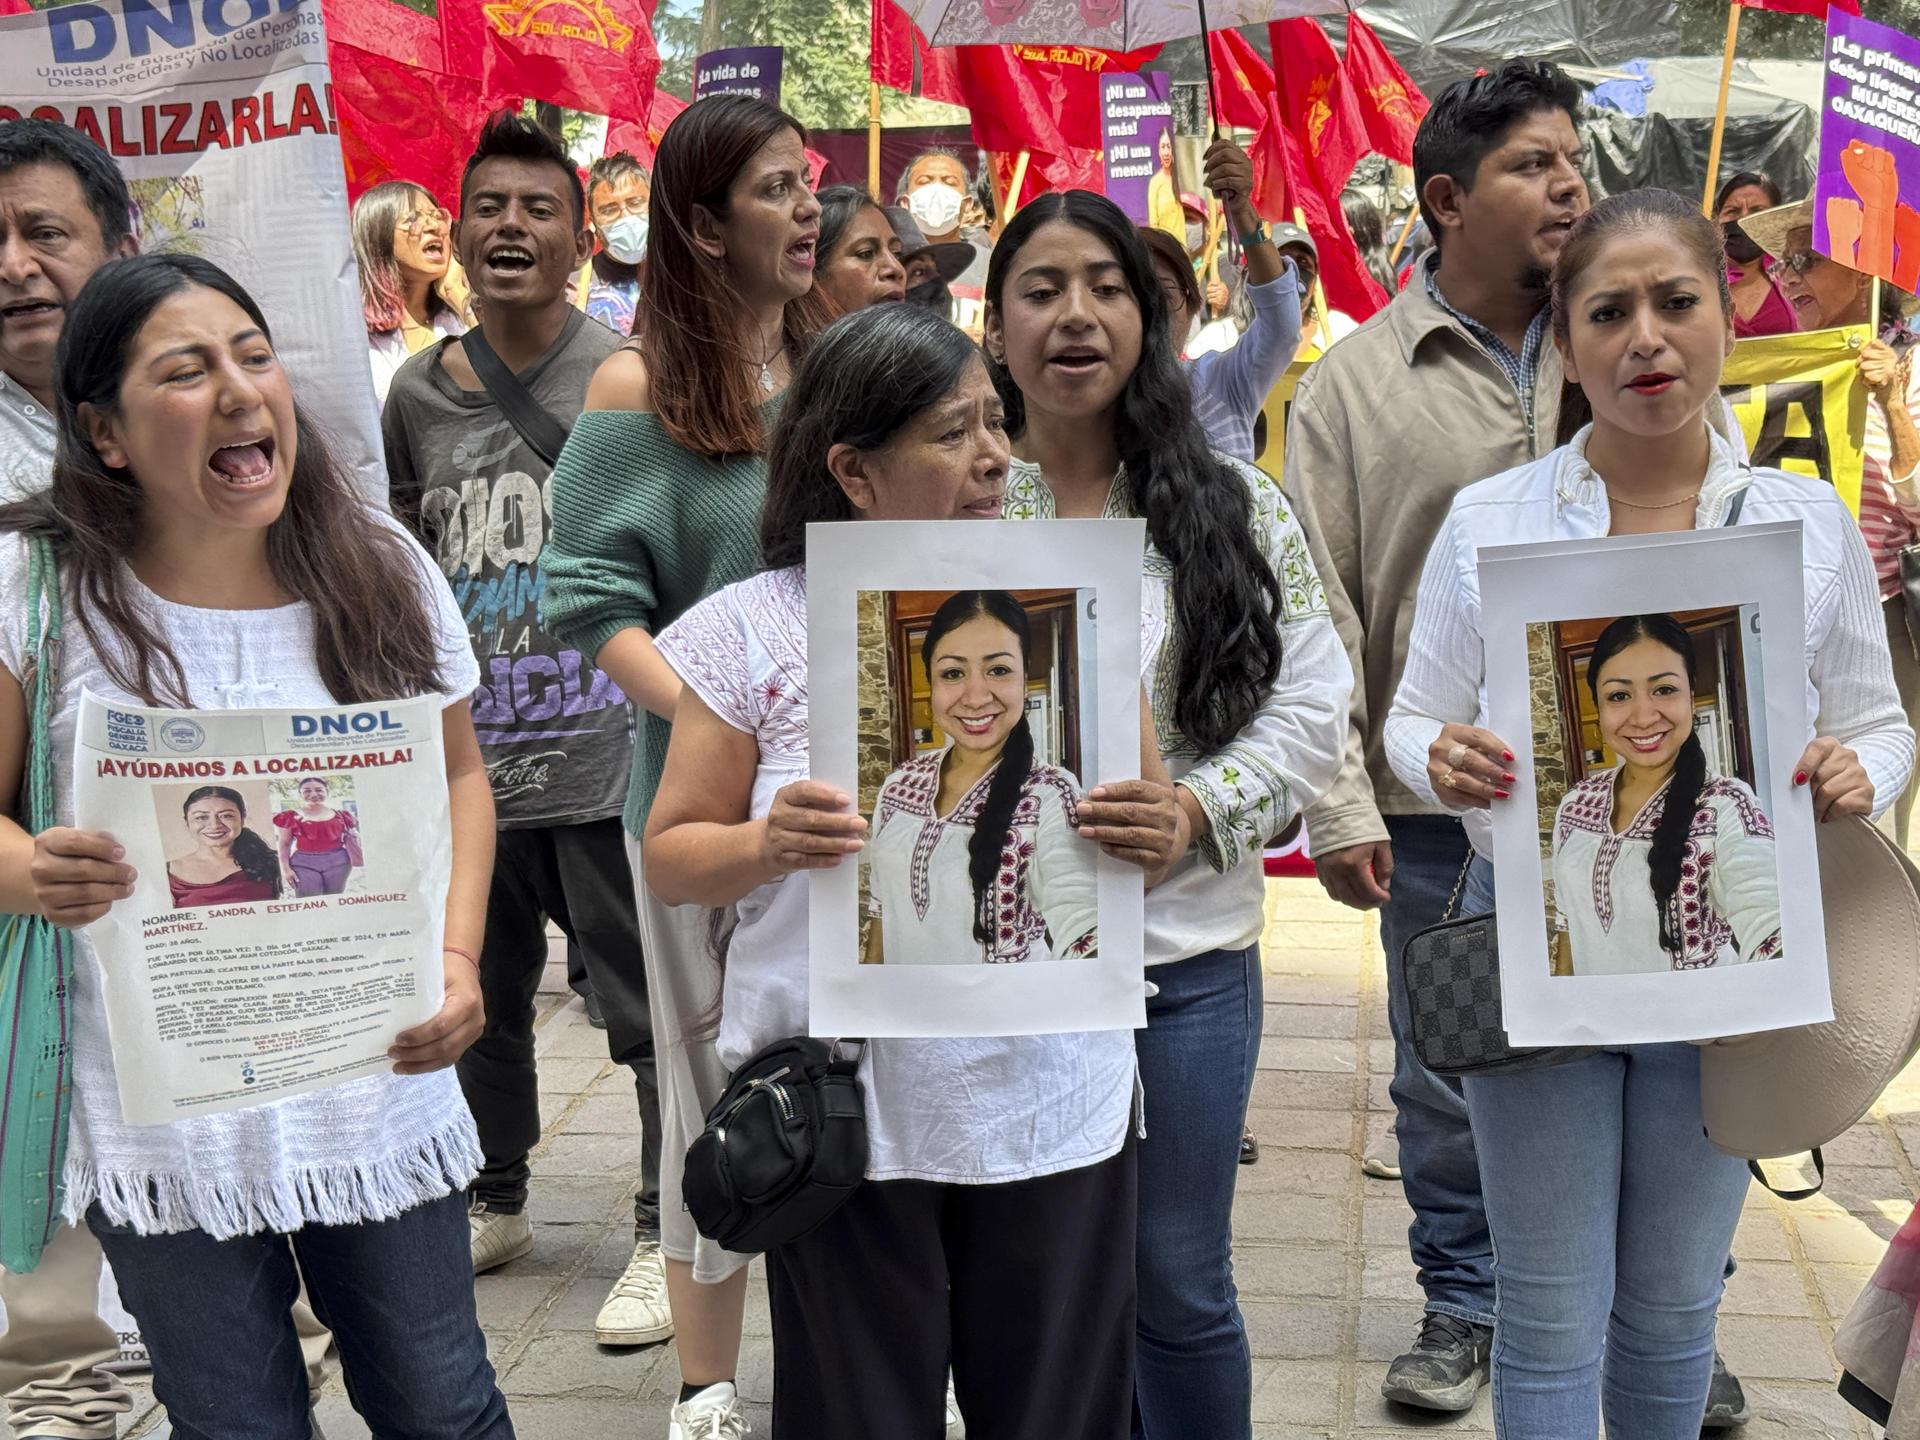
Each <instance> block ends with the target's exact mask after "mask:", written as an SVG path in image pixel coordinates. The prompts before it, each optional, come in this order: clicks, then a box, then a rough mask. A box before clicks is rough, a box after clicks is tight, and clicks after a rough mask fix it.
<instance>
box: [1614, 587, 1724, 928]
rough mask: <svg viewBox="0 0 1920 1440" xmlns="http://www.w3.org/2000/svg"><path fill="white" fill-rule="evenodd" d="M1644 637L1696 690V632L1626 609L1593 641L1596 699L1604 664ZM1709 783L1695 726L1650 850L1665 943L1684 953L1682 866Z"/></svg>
mask: <svg viewBox="0 0 1920 1440" xmlns="http://www.w3.org/2000/svg"><path fill="white" fill-rule="evenodd" d="M1641 640H1651V641H1652V642H1653V643H1654V644H1656V645H1659V646H1662V647H1664V648H1665V649H1668V650H1671V651H1673V653H1674V654H1676V655H1678V656H1679V657H1680V659H1681V660H1682V662H1684V664H1685V665H1686V670H1687V687H1688V690H1689V692H1691V690H1692V687H1693V681H1694V675H1695V671H1696V669H1697V667H1698V662H1697V661H1696V659H1695V658H1694V653H1693V637H1692V636H1691V635H1689V634H1688V633H1687V629H1686V627H1685V626H1684V625H1682V624H1681V623H1680V622H1679V621H1678V620H1675V619H1674V618H1673V617H1672V616H1671V615H1622V616H1621V617H1620V618H1619V619H1618V620H1615V621H1614V622H1613V623H1612V624H1611V625H1609V626H1607V628H1606V629H1604V630H1602V631H1601V632H1600V638H1599V639H1598V640H1596V641H1594V642H1593V655H1592V658H1590V659H1589V660H1588V661H1587V691H1588V693H1589V694H1591V695H1592V696H1593V703H1594V704H1595V705H1596V706H1597V705H1599V703H1600V667H1601V666H1603V665H1605V664H1606V663H1607V661H1609V660H1611V659H1612V658H1613V657H1614V656H1615V655H1618V654H1619V653H1620V652H1621V651H1622V650H1624V649H1626V648H1627V646H1629V645H1632V644H1635V643H1636V642H1638V641H1641ZM1706 783H1707V752H1706V749H1705V747H1703V746H1702V745H1701V744H1700V733H1699V732H1698V731H1697V730H1693V729H1691V728H1689V730H1688V732H1687V738H1686V742H1685V743H1684V744H1683V745H1681V747H1680V753H1679V754H1678V755H1677V756H1675V757H1674V762H1673V778H1672V780H1671V781H1670V782H1669V784H1668V786H1667V798H1666V802H1665V803H1664V804H1663V805H1662V806H1661V809H1660V819H1659V820H1658V821H1657V822H1656V823H1655V824H1654V827H1653V848H1652V849H1651V850H1650V851H1649V852H1648V854H1647V870H1648V878H1649V879H1650V881H1651V882H1652V885H1653V905H1654V909H1655V911H1656V912H1657V913H1658V914H1659V916H1660V948H1661V949H1662V950H1665V951H1666V952H1667V953H1668V954H1669V955H1673V956H1678V955H1679V954H1680V952H1681V946H1682V940H1681V935H1680V926H1679V925H1678V923H1676V922H1677V921H1678V918H1679V916H1678V909H1679V907H1678V906H1677V905H1675V903H1674V900H1675V897H1676V896H1678V895H1679V893H1680V867H1681V866H1682V865H1683V864H1684V863H1685V861H1686V858H1687V839H1688V837H1689V836H1690V835H1691V834H1692V832H1693V816H1694V812H1695V811H1696V810H1697V809H1698V808H1699V805H1700V791H1701V788H1702V787H1703V786H1704V785H1705V784H1706Z"/></svg>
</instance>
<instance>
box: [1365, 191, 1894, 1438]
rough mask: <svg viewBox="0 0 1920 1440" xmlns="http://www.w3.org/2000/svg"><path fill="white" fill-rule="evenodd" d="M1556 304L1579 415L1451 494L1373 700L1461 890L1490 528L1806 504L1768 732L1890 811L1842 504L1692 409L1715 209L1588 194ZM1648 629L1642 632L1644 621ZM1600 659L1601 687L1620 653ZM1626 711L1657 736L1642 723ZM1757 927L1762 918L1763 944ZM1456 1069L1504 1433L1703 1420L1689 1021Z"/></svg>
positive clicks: (1708, 1268)
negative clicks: (1519, 1068) (1546, 450)
mask: <svg viewBox="0 0 1920 1440" xmlns="http://www.w3.org/2000/svg"><path fill="white" fill-rule="evenodd" d="M1552 304H1553V329H1554V340H1555V343H1556V344H1557V345H1558V346H1559V349H1560V352H1561V355H1562V356H1563V357H1564V359H1565V362H1566V372H1567V376H1568V379H1569V381H1570V382H1571V383H1574V384H1577V385H1578V386H1579V387H1580V390H1581V391H1582V392H1584V395H1585V399H1586V402H1587V405H1588V406H1589V407H1590V408H1591V411H1592V424H1591V425H1590V426H1588V427H1587V428H1585V429H1582V430H1581V431H1580V432H1579V433H1577V434H1575V435H1574V436H1573V437H1572V439H1571V440H1570V442H1569V443H1567V444H1565V445H1563V446H1562V447H1561V448H1560V449H1558V450H1555V451H1554V452H1553V453H1552V454H1550V455H1547V456H1544V457H1542V458H1541V459H1539V460H1537V461H1534V462H1533V463H1532V464H1529V465H1526V466H1522V467H1521V468H1519V469H1517V470H1511V471H1508V472H1507V473H1506V474H1504V475H1499V476H1495V477H1494V478H1492V479H1490V480H1485V481H1482V482H1481V483H1479V484H1477V485H1472V486H1469V487H1468V488H1467V489H1465V490H1463V491H1461V492H1460V494H1459V495H1458V496H1457V497H1456V498H1455V499H1454V502H1453V506H1452V509H1451V510H1450V512H1449V513H1448V516H1447V519H1446V521H1445V523H1444V524H1443V525H1442V526H1441V529H1440V533H1439V535H1438V537H1437V538H1436V539H1435V541H1434V543H1433V548H1432V550H1431V551H1430V552H1429V553H1428V556H1427V563H1426V569H1425V571H1424V573H1423V574H1422V576H1421V580H1420V592H1419V600H1418V604H1417V607H1416V611H1415V616H1414V623H1413V631H1412V635H1411V639H1410V642H1409V649H1408V655H1407V667H1406V673H1405V676H1404V678H1403V679H1402V681H1401V685H1400V690H1399V693H1398V694H1397V695H1396V696H1395V698H1394V703H1393V710H1392V713H1391V715H1390V717H1389V719H1388V721H1387V737H1386V738H1387V752H1388V755H1389V758H1390V759H1391V761H1392V763H1393V768H1394V770H1395V772H1396V773H1397V774H1398V775H1399V776H1400V777H1401V779H1402V780H1404V781H1405V782H1406V783H1407V784H1408V785H1409V786H1410V787H1412V788H1413V789H1414V791H1415V793H1416V794H1419V795H1422V796H1424V797H1427V798H1429V799H1431V800H1432V801H1433V802H1434V803H1435V804H1437V805H1439V806H1441V807H1443V808H1445V809H1447V810H1450V811H1452V812H1454V813H1464V814H1465V815H1466V817H1467V824H1468V833H1469V834H1470V835H1471V836H1473V837H1474V842H1475V848H1476V849H1477V850H1478V851H1479V852H1480V854H1479V857H1478V858H1475V859H1474V860H1473V862H1472V867H1471V872H1470V874H1469V876H1468V878H1467V883H1466V893H1465V899H1464V902H1463V904H1462V907H1461V908H1462V913H1464V914H1475V913H1485V912H1486V911H1489V910H1491V909H1492V908H1493V899H1494V894H1493V888H1494V875H1493V870H1492V866H1491V865H1490V864H1489V863H1488V861H1487V860H1486V859H1485V856H1486V855H1487V854H1488V853H1490V848H1491V846H1490V834H1489V828H1488V826H1487V817H1486V815H1485V813H1484V812H1485V811H1486V810H1487V809H1488V808H1489V807H1490V806H1493V805H1497V804H1501V803H1504V802H1505V801H1506V799H1507V798H1508V794H1509V790H1508V787H1509V785H1510V784H1511V783H1512V781H1513V779H1514V775H1513V770H1512V762H1513V758H1514V756H1513V752H1512V750H1511V749H1510V748H1509V747H1508V745H1507V743H1506V742H1505V741H1504V740H1503V739H1502V738H1501V737H1499V736H1496V735H1492V734H1489V733H1488V732H1487V730H1486V729H1485V728H1484V722H1485V718H1486V714H1487V708H1486V692H1485V674H1486V664H1485V649H1484V643H1483V640H1482V635H1481V628H1480V605H1479V593H1478V579H1477V575H1478V572H1477V569H1476V565H1477V560H1476V556H1477V552H1478V550H1479V548H1480V547H1482V546H1490V545H1504V544H1512V543H1522V542H1527V541H1545V540H1571V539H1590V538H1595V537H1599V536H1604V535H1635V534H1650V533H1655V532H1661V531H1674V530H1694V529H1699V530H1706V529H1712V528H1714V527H1716V526H1721V525H1725V524H1728V523H1730V522H1734V523H1741V524H1764V523H1767V522H1770V521H1785V520H1797V521H1799V522H1800V524H1801V526H1802V529H1803V544H1804V554H1805V567H1804V578H1805V586H1806V624H1807V633H1806V656H1807V675H1806V693H1807V716H1806V728H1805V731H1804V732H1803V734H1801V735H1777V736H1774V737H1773V739H1774V742H1775V743H1776V744H1780V745H1804V747H1805V748H1804V750H1803V751H1802V753H1801V755H1800V759H1799V763H1798V765H1797V766H1796V767H1795V771H1794V784H1795V785H1796V786H1804V787H1807V788H1808V789H1809V790H1810V792H1811V800H1812V806H1813V812H1814V815H1815V816H1816V817H1817V818H1818V819H1820V820H1822V821H1824V820H1829V819H1832V818H1834V817H1835V816H1840V815H1867V814H1872V813H1875V812H1877V811H1878V810H1880V809H1882V808H1884V806H1885V805H1886V804H1887V803H1888V802H1889V801H1891V799H1892V798H1893V797H1894V796H1895V795H1897V794H1898V793H1899V791H1900V788H1901V787H1902V786H1903V785H1904V784H1905V783H1906V780H1907V774H1908V771H1909V770H1910V769H1911V767H1912V765H1913V754H1914V738H1913V732H1912V731H1911V730H1909V729H1908V728H1907V723H1906V720H1905V718H1904V717H1903V715H1902V714H1901V710H1900V699H1899V696H1898V694H1897V693H1896V692H1895V690H1894V685H1893V671H1892V667H1891V663H1890V662H1889V660H1888V656H1887V648H1886V627H1885V624H1884V622H1883V620H1882V618H1881V615H1880V608H1879V602H1878V599H1877V594H1876V590H1875V586H1874V574H1873V566H1872V563H1871V562H1870V560H1869V559H1868V556H1867V550H1866V546H1865V544H1864V543H1863V542H1862V541H1861V538H1860V532H1859V529H1858V527H1857V526H1856V525H1855V524H1854V521H1853V517H1852V515H1851V514H1849V513H1848V511H1847V508H1846V506H1845V505H1844V504H1843V503H1842V502H1841V500H1840V498H1839V496H1838V495H1837V494H1835V492H1834V490H1833V488H1832V487H1831V486H1829V485H1827V484H1826V483H1825V482H1823V481H1819V480H1813V479H1808V478H1805V477H1802V476H1796V475H1789V474H1786V473H1785V472H1783V471H1779V470H1767V469H1755V468H1752V467H1750V466H1748V465H1747V464H1745V463H1744V462H1743V461H1742V460H1741V458H1740V457H1739V456H1738V455H1737V454H1735V453H1734V451H1733V450H1732V449H1731V448H1730V447H1729V446H1728V445H1727V444H1726V443H1725V442H1724V441H1722V440H1721V439H1720V438H1719V437H1718V436H1717V435H1715V434H1714V433H1713V432H1712V431H1711V430H1710V429H1709V428H1708V426H1707V424H1706V421H1705V419H1704V415H1705V411H1706V407H1707V406H1709V405H1713V404H1717V403H1718V399H1717V397H1718V394H1719V381H1720V370H1721V366H1722V364H1723V363H1724V362H1725V360H1726V357H1727V355H1728V353H1729V352H1730V350H1731V348H1732V345H1733V305H1732V300H1731V298H1730V296H1729V294H1728V291H1727V283H1726V255H1725V252H1724V250H1723V249H1722V246H1721V239H1720V233H1719V231H1718V229H1717V227H1715V226H1714V225H1713V223H1712V222H1711V221H1709V220H1707V219H1706V218H1704V217H1703V216H1702V215H1701V214H1700V213H1699V211H1698V210H1697V209H1695V208H1694V207H1693V206H1691V205H1689V204H1687V203H1686V202H1685V201H1684V200H1681V199H1680V198H1679V197H1677V196H1675V195H1672V194H1670V193H1668V192H1667V191H1664V190H1636V191H1631V192H1628V193H1626V194H1621V195H1615V196H1613V197H1611V198H1610V199H1607V200H1604V201H1602V202H1601V203H1600V204H1598V205H1596V206H1594V208H1593V209H1592V210H1590V211H1588V212H1587V214H1586V215H1585V217H1583V218H1582V219H1581V220H1580V221H1579V223H1578V224H1577V225H1576V227H1575V228H1574V231H1573V233H1572V235H1571V236H1570V237H1569V239H1568V240H1567V243H1566V246H1565V248H1564V249H1563V250H1562V251H1561V252H1560V257H1559V261H1558V263H1557V265H1556V266H1555V269H1554V274H1553V280H1552ZM1562 413H1563V415H1564V414H1566V413H1567V407H1565V406H1563V408H1562ZM1623 583H1630V582H1623ZM1648 629H1649V633H1650V634H1651V635H1652V637H1653V638H1654V639H1656V640H1657V639H1659V633H1658V627H1657V626H1649V627H1648ZM1668 642H1669V644H1670V646H1671V643H1672V637H1671V635H1669V636H1668ZM1618 653H1621V654H1624V653H1625V652H1624V651H1621V652H1618ZM1601 668H1602V672H1603V673H1602V675H1601V677H1600V680H1601V684H1602V686H1604V685H1605V684H1606V683H1607V678H1608V675H1609V674H1610V673H1611V672H1610V671H1609V670H1608V667H1607V666H1606V665H1604V664H1603V665H1602V667H1601ZM1683 668H1684V666H1683ZM1627 728H1628V729H1631V730H1632V732H1633V733H1634V734H1635V735H1638V736H1640V737H1641V739H1642V742H1643V743H1647V744H1651V737H1652V736H1653V734H1654V729H1655V727H1654V726H1652V725H1651V724H1641V725H1638V726H1637V727H1636V726H1629V727H1627ZM1619 733H1621V734H1622V735H1623V736H1624V734H1625V731H1624V730H1623V731H1620V732H1619ZM1654 748H1660V747H1654ZM1683 779H1685V780H1686V781H1687V783H1693V777H1692V776H1691V775H1690V774H1689V775H1685V776H1683V775H1682V774H1681V771H1680V767H1679V766H1678V765H1676V766H1675V774H1674V776H1673V777H1672V778H1671V779H1669V780H1667V781H1665V782H1663V783H1664V784H1666V785H1667V786H1668V787H1669V788H1668V789H1666V790H1664V791H1660V792H1656V793H1655V794H1654V795H1653V796H1652V798H1651V799H1650V800H1648V801H1647V803H1646V804H1645V806H1643V807H1642V808H1641V809H1640V811H1639V812H1637V814H1636V815H1629V816H1625V817H1624V818H1623V817H1622V816H1621V814H1620V810H1619V808H1618V807H1615V808H1614V810H1613V811H1612V813H1611V814H1609V815H1608V816H1606V817H1605V821H1606V823H1607V825H1608V827H1609V829H1610V830H1618V828H1619V826H1620V825H1621V824H1622V823H1624V824H1625V825H1626V826H1627V829H1628V830H1629V831H1632V830H1633V828H1634V827H1635V826H1638V825H1640V824H1642V823H1647V822H1650V823H1651V824H1652V826H1653V828H1654V829H1655V830H1656V831H1658V830H1659V829H1660V828H1661V827H1660V821H1661V819H1662V818H1663V817H1664V814H1665V810H1664V808H1663V807H1664V805H1665V804H1667V803H1672V797H1673V794H1674V792H1673V790H1672V788H1671V787H1673V786H1677V785H1680V784H1681V783H1682V780H1683ZM1622 783H1623V784H1625V783H1626V782H1625V781H1623V782H1622ZM1642 788H1644V787H1642ZM1703 793H1704V792H1703ZM1696 813H1700V812H1696ZM1716 825H1717V822H1716ZM1689 834H1690V835H1692V832H1691V831H1690V832H1689ZM1705 839H1706V837H1705V836H1701V837H1699V842H1704V840H1705ZM1699 842H1696V843H1699ZM1674 853H1676V854H1677V853H1678V852H1674ZM1663 858H1671V856H1669V855H1668V853H1667V851H1666V850H1664V849H1663V847H1662V846H1661V845H1660V844H1659V843H1658V842H1657V841H1656V842H1655V843H1654V845H1652V846H1651V847H1650V853H1649V858H1648V861H1647V862H1646V864H1647V868H1646V870H1645V871H1643V872H1642V876H1641V878H1640V879H1638V880H1635V879H1634V878H1633V876H1632V874H1631V873H1630V869H1629V867H1628V865H1627V862H1626V861H1625V860H1622V861H1621V862H1620V863H1619V864H1618V865H1616V866H1615V868H1614V873H1613V881H1614V884H1615V885H1616V886H1618V887H1620V888H1621V889H1623V890H1624V889H1627V888H1629V887H1635V888H1639V887H1646V888H1647V889H1648V890H1650V891H1654V890H1659V889H1664V885H1665V878H1664V876H1663V873H1662V871H1663V869H1664V865H1663V864H1662V863H1661V862H1662V860H1663ZM1646 898H1647V902H1648V903H1647V908H1648V909H1649V910H1651V909H1652V908H1653V904H1652V895H1651V894H1648V895H1647V897H1646ZM1517 903H1524V900H1523V899H1520V900H1518V901H1517ZM1536 903H1537V902H1536ZM1636 903H1637V902H1636ZM1764 928H1765V927H1764V925H1762V926H1758V927H1752V930H1753V935H1752V938H1753V939H1754V940H1755V942H1756V943H1757V944H1762V945H1763V944H1764V943H1765V937H1764V936H1763V935H1761V934H1760V933H1759V932H1760V931H1761V930H1764ZM1682 951H1683V953H1685V952H1686V947H1685V946H1684V944H1683V945H1682ZM1576 959H1577V957H1576ZM1540 963H1541V964H1542V965H1543V966H1544V965H1545V964H1546V963H1547V960H1546V957H1545V956H1542V957H1540ZM1465 1087H1466V1098H1467V1104H1468V1107H1469V1110H1470V1112H1471V1115H1472V1120H1473V1138H1474V1147H1475V1149H1476V1151H1477V1152H1478V1155H1479V1160H1480V1175H1481V1182H1482V1186H1483V1188H1484V1191H1485V1195H1486V1204H1487V1218H1488V1221H1489V1222H1490V1224H1491V1227H1492V1230H1493V1242H1494V1249H1495V1256H1496V1258H1495V1265H1494V1272H1495V1276H1496V1280H1497V1300H1496V1306H1495V1321H1494V1339H1493V1387H1494V1425H1495V1428H1496V1431H1497V1433H1498V1434H1499V1435H1500V1436H1501V1437H1502V1440H1581V1437H1592V1436H1593V1435H1594V1434H1595V1433H1596V1425H1597V1421H1598V1420H1599V1418H1600V1416H1601V1412H1602V1411H1604V1416H1605V1421H1606V1431H1607V1434H1609V1435H1623V1436H1624V1435H1631V1436H1633V1437H1634V1440H1694V1437H1695V1436H1697V1435H1698V1434H1699V1433H1700V1417H1701V1412H1702V1410H1703V1408H1704V1406H1705V1403H1706V1396H1707V1387H1708V1382H1709V1380H1710V1378H1711V1373H1712V1369H1713V1363H1714V1361H1713V1333H1714V1316H1715V1312H1716V1310H1717V1308H1718V1306H1719V1303H1720V1292H1721V1287H1722V1278H1723V1274H1724V1271H1725V1268H1726V1261H1727V1250H1728V1246H1729V1245H1730V1243H1731V1242H1732V1239H1733V1229H1734V1223H1735V1221H1737V1220H1738V1219H1739V1216H1740V1207H1741V1204H1742V1202H1743V1200H1744V1199H1745V1196H1746V1193H1747V1167H1746V1162H1744V1161H1742V1160H1738V1159H1735V1158H1733V1157H1732V1156H1730V1155H1725V1154H1722V1153H1721V1152H1720V1151H1718V1150H1716V1149H1714V1148H1713V1147H1712V1146H1711V1145H1709V1144H1708V1143H1707V1140H1706V1136H1705V1132H1704V1129H1703V1126H1702V1124H1701V1111H1700V1060H1699V1052H1698V1051H1697V1049H1696V1048H1695V1047H1694V1046H1692V1045H1689V1044H1684V1043H1681V1044H1649V1045H1620V1046H1608V1047H1604V1048H1602V1049H1600V1050H1599V1051H1598V1052H1596V1053H1594V1054H1592V1055H1590V1056H1587V1057H1585V1058H1581V1059H1575V1060H1570V1061H1566V1062H1564V1063H1561V1064H1557V1065H1552V1066H1549V1067H1547V1068H1545V1069H1536V1070H1530V1071H1526V1072H1524V1073H1518V1074H1507V1075H1483V1076H1472V1077H1469V1078H1468V1079H1467V1080H1466V1081H1465ZM1603 1357H1604V1358H1603Z"/></svg>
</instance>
